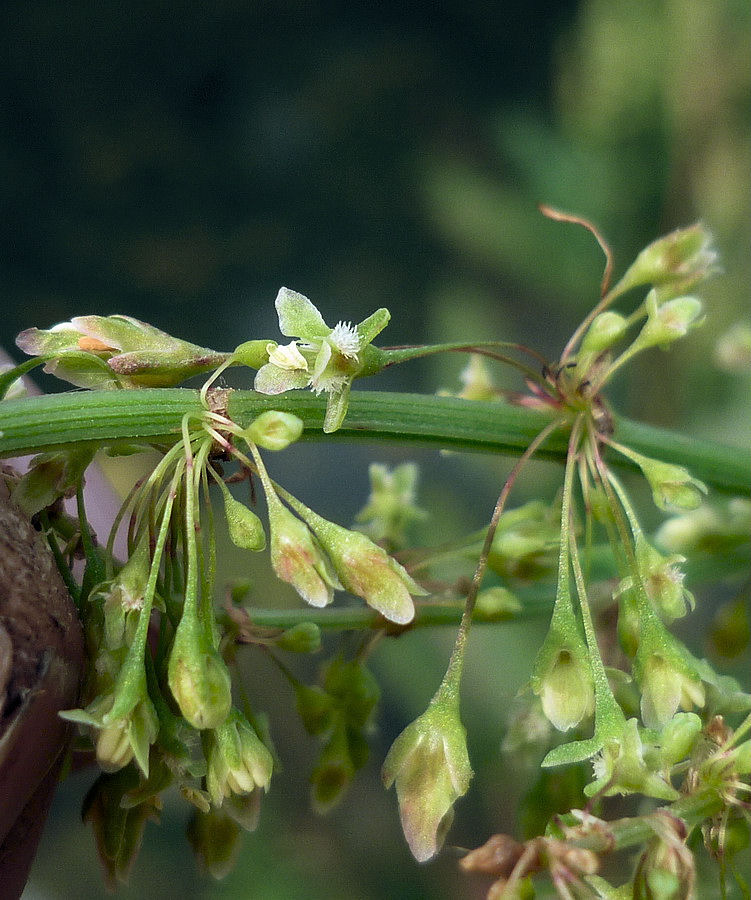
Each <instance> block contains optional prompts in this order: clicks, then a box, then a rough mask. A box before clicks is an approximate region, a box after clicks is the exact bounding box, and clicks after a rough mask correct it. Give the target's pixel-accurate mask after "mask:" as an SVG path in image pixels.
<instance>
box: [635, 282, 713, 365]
mask: <svg viewBox="0 0 751 900" xmlns="http://www.w3.org/2000/svg"><path fill="white" fill-rule="evenodd" d="M645 305H646V308H647V321H646V322H645V323H644V326H643V327H642V330H641V331H640V332H639V334H638V335H637V338H636V340H635V341H634V346H635V347H638V349H639V350H645V349H646V348H647V347H658V346H659V347H662V348H663V349H664V348H665V347H667V346H668V345H669V344H671V343H672V342H673V341H676V340H678V338H682V337H684V336H685V335H686V334H687V333H688V330H689V328H691V327H692V326H695V325H698V324H700V323H699V322H698V321H697V320H698V318H699V315H700V313H701V311H702V303H701V300H699V298H698V297H676V298H675V299H673V300H668V301H667V302H666V303H663V304H661V305H658V303H657V299H656V297H655V295H654V291H653V292H651V293H650V295H649V296H648V297H647V299H646V301H645Z"/></svg>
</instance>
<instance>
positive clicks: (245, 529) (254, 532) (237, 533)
mask: <svg viewBox="0 0 751 900" xmlns="http://www.w3.org/2000/svg"><path fill="white" fill-rule="evenodd" d="M224 515H225V517H226V519H227V527H228V529H229V536H230V540H231V541H232V543H233V544H234V545H235V546H236V547H241V548H242V549H243V550H254V551H257V550H263V549H264V548H265V546H266V532H265V531H264V529H263V523H262V522H261V520H260V519H259V518H258V516H257V515H256V514H255V513H254V512H253V510H252V509H248V507H247V506H246V505H245V504H244V503H240V501H239V500H235V498H234V497H233V496H232V495H231V494H230V493H229V491H226V492H225V494H224Z"/></svg>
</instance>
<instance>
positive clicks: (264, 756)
mask: <svg viewBox="0 0 751 900" xmlns="http://www.w3.org/2000/svg"><path fill="white" fill-rule="evenodd" d="M204 747H205V752H206V763H207V766H208V769H207V772H206V788H207V790H208V792H209V796H210V797H211V802H212V803H213V804H214V805H215V806H221V805H222V801H223V800H224V798H225V797H229V796H230V795H231V794H250V793H251V792H252V791H253V790H255V788H257V787H259V788H263V789H264V790H266V789H267V788H268V786H269V782H270V781H271V772H272V769H273V767H274V761H273V759H272V756H271V753H269V751H268V749H267V748H266V746H265V745H264V744H263V742H262V741H261V739H260V738H259V737H258V735H257V734H256V732H255V729H254V728H253V727H252V726H251V725H250V723H249V722H248V720H247V719H246V718H245V717H244V716H243V715H242V714H241V713H240V712H239V711H238V710H236V709H233V710H231V712H230V714H229V716H228V717H227V719H226V720H225V721H224V722H223V723H222V724H221V725H220V726H219V727H218V728H216V729H215V730H213V731H207V732H206V733H205V736H204Z"/></svg>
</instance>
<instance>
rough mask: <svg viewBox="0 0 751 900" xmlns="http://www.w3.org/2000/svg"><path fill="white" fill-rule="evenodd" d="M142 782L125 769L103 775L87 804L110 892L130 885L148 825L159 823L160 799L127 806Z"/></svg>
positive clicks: (86, 816) (85, 813) (84, 813)
mask: <svg viewBox="0 0 751 900" xmlns="http://www.w3.org/2000/svg"><path fill="white" fill-rule="evenodd" d="M138 782H139V776H138V773H137V772H136V770H135V769H133V768H128V769H122V770H121V771H119V772H117V773H115V774H114V775H100V776H99V778H97V780H96V781H95V782H94V784H93V786H92V787H91V789H90V790H89V792H88V794H87V795H86V798H85V799H84V802H83V811H82V818H83V820H84V822H88V823H89V824H90V825H91V827H92V830H93V832H94V838H95V840H96V846H97V852H98V855H99V859H100V860H101V863H102V866H103V868H104V877H105V881H106V884H107V888H108V890H110V891H114V890H115V889H116V888H117V887H118V886H119V885H122V884H125V883H126V882H127V881H128V876H129V874H130V870H131V869H132V867H133V863H134V862H135V860H136V857H137V856H138V853H139V851H140V849H141V843H142V841H143V832H144V829H145V828H146V823H147V822H148V821H149V820H151V821H159V811H160V809H161V804H160V802H159V799H158V797H155V796H153V795H152V796H149V797H147V798H145V799H144V801H143V802H142V803H139V804H137V805H136V806H128V805H127V804H126V803H125V802H124V801H125V799H126V797H127V796H128V794H129V793H130V792H131V791H132V790H133V789H135V788H136V787H137V786H138Z"/></svg>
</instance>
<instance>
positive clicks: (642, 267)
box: [617, 222, 717, 293]
mask: <svg viewBox="0 0 751 900" xmlns="http://www.w3.org/2000/svg"><path fill="white" fill-rule="evenodd" d="M716 263H717V252H716V250H715V249H714V248H713V246H712V235H711V234H710V232H709V231H707V229H706V228H704V226H703V225H702V224H701V223H700V222H697V223H696V224H695V225H691V226H689V227H688V228H679V229H677V230H676V231H673V232H671V233H670V234H668V235H665V237H661V238H659V239H658V240H656V241H654V242H653V243H651V244H650V245H649V246H648V247H646V248H645V249H644V250H642V251H641V253H640V254H639V255H638V256H637V257H636V259H635V260H634V262H633V263H632V265H631V266H630V268H629V269H628V270H627V272H626V274H625V275H624V276H623V278H622V279H621V280H620V282H619V284H618V287H617V290H618V292H619V293H623V292H624V291H627V290H630V289H631V288H633V287H637V286H638V285H640V284H655V285H660V284H669V283H671V282H672V283H674V284H676V285H677V287H678V289H682V290H686V289H688V288H690V287H691V286H692V285H693V284H696V283H697V282H698V281H700V280H701V279H703V278H706V277H707V275H709V274H711V273H712V272H713V271H714V270H715V267H716Z"/></svg>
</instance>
